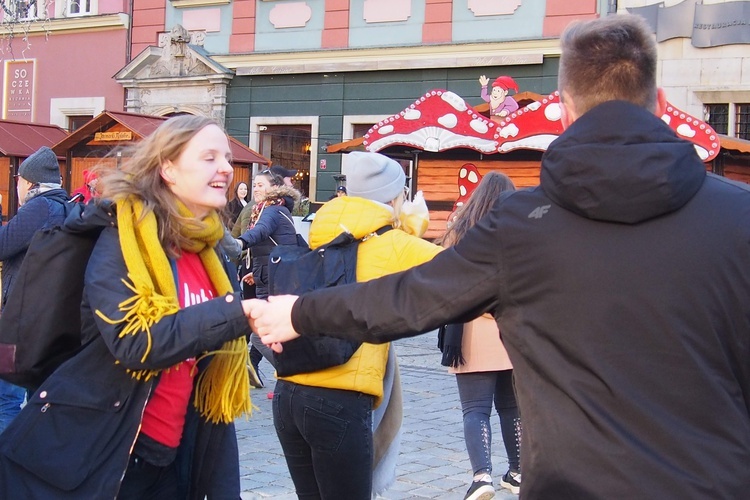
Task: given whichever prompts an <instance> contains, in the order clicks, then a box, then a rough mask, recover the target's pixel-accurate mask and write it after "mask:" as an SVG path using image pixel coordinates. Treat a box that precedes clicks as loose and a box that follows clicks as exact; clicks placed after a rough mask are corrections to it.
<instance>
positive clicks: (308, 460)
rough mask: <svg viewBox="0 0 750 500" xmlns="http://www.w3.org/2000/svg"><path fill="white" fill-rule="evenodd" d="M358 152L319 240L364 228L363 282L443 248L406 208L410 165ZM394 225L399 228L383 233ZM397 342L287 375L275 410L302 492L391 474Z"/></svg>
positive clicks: (361, 490)
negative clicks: (405, 166)
mask: <svg viewBox="0 0 750 500" xmlns="http://www.w3.org/2000/svg"><path fill="white" fill-rule="evenodd" d="M350 155H351V158H352V160H353V161H352V162H351V163H350V167H349V171H348V173H347V189H348V196H343V197H339V198H335V199H333V200H331V201H328V202H327V203H326V204H325V205H323V206H322V207H321V208H320V210H318V212H317V213H316V214H315V219H314V221H313V223H312V225H311V227H310V247H311V248H313V249H314V248H317V247H319V246H321V245H324V244H326V243H328V242H330V241H331V240H333V239H334V238H335V237H336V236H338V235H339V234H341V233H342V232H345V231H348V232H350V233H352V234H353V235H354V237H355V238H362V239H363V242H362V243H361V244H360V245H359V248H358V250H357V273H356V274H357V281H358V282H361V281H369V280H371V279H375V278H379V277H381V276H384V275H387V274H391V273H395V272H398V271H403V270H405V269H408V268H410V267H413V266H416V265H418V264H422V263H424V262H426V261H428V260H430V259H432V257H434V256H435V255H436V254H437V253H438V252H440V250H441V248H440V247H439V246H437V245H434V244H432V243H430V242H428V241H426V240H423V239H421V238H420V237H419V236H421V235H422V234H423V233H424V229H425V226H426V225H425V224H423V221H422V220H421V219H420V218H419V217H413V216H410V217H408V218H407V217H403V216H401V214H402V209H403V208H404V205H405V204H406V205H407V210H404V211H403V212H404V213H413V212H414V211H413V210H409V208H410V207H408V204H409V203H410V202H408V201H406V200H405V189H404V184H405V180H406V177H405V175H404V170H403V168H402V167H401V165H399V164H398V163H397V162H396V161H394V160H392V159H390V158H388V157H386V156H383V155H381V154H378V153H360V152H354V153H350ZM387 225H392V226H393V228H394V229H393V230H390V231H386V232H384V233H382V234H376V233H375V231H377V230H378V229H380V228H382V227H383V226H387ZM415 226H417V227H415ZM390 347H391V346H390V344H378V345H376V344H367V343H363V344H362V345H361V347H360V348H359V349H358V350H357V351H356V352H355V353H354V355H352V357H351V358H350V359H349V361H348V362H346V363H344V364H342V365H339V366H335V367H331V368H327V369H324V370H319V371H317V372H312V373H303V374H298V375H293V376H289V377H280V378H279V380H278V382H277V383H276V388H275V389H274V399H273V418H274V424H275V427H276V433H277V435H278V437H279V441H280V442H281V446H282V448H283V450H284V455H285V458H286V461H287V465H288V467H289V472H290V474H291V476H292V480H293V481H294V486H295V488H296V491H297V496H298V497H299V498H321V499H324V500H325V499H341V498H347V499H350V500H357V499H362V500H366V499H370V498H371V495H372V492H373V489H374V490H375V492H376V493H377V492H379V490H382V489H384V486H387V485H386V484H385V483H388V482H390V481H391V480H392V478H393V476H394V474H395V470H394V469H393V468H394V466H395V457H396V456H397V455H398V436H399V429H400V425H401V408H400V402H401V397H400V391H401V386H400V382H399V380H398V367H397V363H396V358H395V353H393V352H392V349H391V348H390ZM374 409H377V410H376V414H375V416H374V417H373V410H374ZM373 420H375V424H376V425H375V431H374V433H373ZM373 435H375V439H374V438H373ZM374 443H376V444H377V446H375V445H374ZM373 469H375V473H374V474H375V483H373ZM380 483H383V484H380Z"/></svg>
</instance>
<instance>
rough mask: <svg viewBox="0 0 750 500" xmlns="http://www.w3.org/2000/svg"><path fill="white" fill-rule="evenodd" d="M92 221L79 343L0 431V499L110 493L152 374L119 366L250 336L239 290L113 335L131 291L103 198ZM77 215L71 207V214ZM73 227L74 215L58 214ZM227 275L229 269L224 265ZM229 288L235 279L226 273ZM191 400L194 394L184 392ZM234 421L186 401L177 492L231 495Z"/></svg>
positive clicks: (235, 486)
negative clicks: (134, 331) (209, 416)
mask: <svg viewBox="0 0 750 500" xmlns="http://www.w3.org/2000/svg"><path fill="white" fill-rule="evenodd" d="M94 210H96V211H97V213H96V214H95V216H94V217H91V220H96V222H95V224H104V225H105V226H108V227H105V229H104V230H103V231H102V233H101V235H100V237H99V239H98V241H97V243H96V246H95V248H94V251H93V253H92V255H91V258H90V261H89V264H88V267H87V270H86V276H85V290H84V298H83V304H82V311H81V314H82V324H83V326H82V328H83V332H82V335H83V339H84V342H85V345H84V347H83V348H82V350H81V351H80V352H79V353H78V354H77V355H76V356H74V357H73V358H71V359H70V360H68V361H67V362H65V363H64V364H63V365H61V366H60V368H58V369H57V370H56V371H55V372H54V373H53V374H52V375H51V376H50V377H49V378H48V379H47V380H46V381H45V382H44V383H43V384H42V386H41V387H40V388H39V390H38V391H37V392H36V393H35V394H34V395H33V397H32V398H31V400H30V401H29V403H28V404H27V406H26V407H25V408H24V409H23V410H22V411H21V413H20V414H19V415H18V417H16V418H15V420H13V422H12V423H11V425H10V426H9V427H8V428H7V429H6V431H5V432H4V433H3V434H2V438H0V498H55V499H63V498H70V499H80V498H115V497H116V495H117V492H118V489H119V487H120V482H121V480H122V477H123V474H124V472H125V470H126V468H127V464H128V460H129V456H130V452H131V449H132V446H133V443H134V442H135V440H136V438H137V435H138V431H139V428H140V422H141V418H142V415H143V409H144V407H145V404H146V402H147V399H148V397H149V395H150V393H151V391H152V390H153V388H154V386H155V383H158V381H155V380H154V379H152V380H149V381H142V380H136V379H134V378H133V377H131V376H130V375H129V374H128V373H127V372H126V369H127V368H130V369H134V370H138V369H163V368H168V367H170V366H173V365H174V364H176V363H178V362H179V361H182V360H184V359H187V358H190V357H197V356H199V355H201V354H203V353H204V352H206V351H211V350H214V349H218V348H219V347H220V346H221V345H222V344H223V343H224V342H226V341H228V340H231V339H233V338H237V337H239V336H243V335H247V334H249V333H250V329H249V326H248V322H247V319H246V317H245V315H244V313H243V311H242V306H241V304H240V295H239V294H238V293H235V294H231V295H227V296H225V297H218V298H215V299H212V300H209V301H207V302H204V303H202V304H198V305H193V306H190V307H187V308H184V309H181V310H180V311H178V312H177V313H176V314H174V315H170V316H166V317H164V318H162V319H161V320H160V321H159V322H157V323H156V324H154V325H153V326H152V327H151V337H152V341H153V343H152V346H151V351H150V354H149V355H148V357H147V358H146V361H145V362H142V361H141V358H142V356H143V352H144V349H145V348H146V335H141V334H139V335H126V336H124V337H123V338H120V337H119V333H120V331H121V329H122V325H120V324H116V325H111V324H109V323H107V322H105V321H103V320H102V319H100V318H99V317H98V316H95V315H94V314H93V311H94V310H100V311H101V312H102V313H103V314H104V315H105V316H107V317H109V318H120V317H122V313H121V312H119V311H118V304H119V303H120V302H121V301H123V300H125V299H127V298H129V297H132V292H131V291H130V290H129V289H128V288H126V286H125V285H124V284H123V282H122V281H121V279H122V278H124V277H125V276H126V267H125V263H124V261H123V256H122V252H121V250H120V243H119V237H118V232H117V228H116V227H114V226H115V224H116V219H115V217H114V215H113V213H112V211H109V212H108V213H106V212H103V211H104V208H103V205H100V206H98V207H97V206H96V205H88V206H87V207H86V213H87V214H90V211H94ZM74 215H76V213H75V212H74V213H73V214H72V215H71V217H73V216H74ZM66 223H67V224H73V225H77V226H79V227H80V224H81V220H76V221H71V220H70V219H69V220H68V221H66ZM224 261H225V263H227V271H228V272H227V274H228V275H229V276H230V279H232V277H234V276H235V273H234V272H229V267H228V266H229V264H228V262H227V261H226V259H224ZM234 284H235V285H236V277H235V278H234ZM191 401H192V398H191ZM238 460H239V459H238V452H237V440H236V436H235V432H234V424H230V425H223V424H217V425H214V424H210V423H208V422H206V421H205V420H203V419H202V418H200V417H199V416H198V415H197V414H196V412H195V411H193V407H192V403H191V404H190V405H189V411H188V415H187V417H186V422H185V430H184V434H183V438H182V441H181V445H180V450H179V452H178V458H177V466H178V470H179V472H180V474H181V481H182V484H181V487H182V488H183V491H184V492H185V494H184V497H182V498H201V499H202V498H204V495H206V494H207V493H208V494H209V497H210V498H214V497H213V496H212V495H215V498H238V497H239V493H240V485H239V473H238V469H239V461H238Z"/></svg>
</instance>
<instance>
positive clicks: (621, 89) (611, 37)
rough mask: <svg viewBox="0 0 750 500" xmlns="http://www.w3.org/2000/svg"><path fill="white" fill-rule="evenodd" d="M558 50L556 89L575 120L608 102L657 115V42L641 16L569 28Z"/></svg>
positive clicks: (586, 23) (601, 20)
mask: <svg viewBox="0 0 750 500" xmlns="http://www.w3.org/2000/svg"><path fill="white" fill-rule="evenodd" d="M560 46H561V49H562V55H561V56H560V70H559V76H558V89H559V90H560V94H561V96H562V95H563V92H565V93H567V96H568V97H570V99H572V100H573V102H574V107H575V110H576V112H577V113H578V114H579V115H582V114H583V113H585V112H586V111H588V110H589V109H591V108H593V107H595V106H597V105H599V104H601V103H603V102H606V101H613V100H621V101H628V102H631V103H633V104H635V105H638V106H641V107H644V108H646V109H648V110H649V111H654V110H655V109H656V108H655V107H656V61H657V50H656V41H655V39H654V35H653V33H652V31H651V28H650V26H649V25H648V23H647V22H646V21H645V19H643V18H642V17H641V16H637V15H629V14H623V15H616V16H609V17H604V18H600V19H594V20H592V21H576V22H573V23H571V24H570V25H569V26H568V27H567V28H566V29H565V31H564V32H563V33H562V35H561V36H560Z"/></svg>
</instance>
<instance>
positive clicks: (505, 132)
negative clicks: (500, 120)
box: [500, 123, 518, 139]
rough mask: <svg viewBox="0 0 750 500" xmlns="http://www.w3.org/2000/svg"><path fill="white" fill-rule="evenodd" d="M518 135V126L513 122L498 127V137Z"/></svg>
mask: <svg viewBox="0 0 750 500" xmlns="http://www.w3.org/2000/svg"><path fill="white" fill-rule="evenodd" d="M517 135H518V127H516V124H515V123H511V124H510V125H508V126H507V127H503V128H502V129H500V137H503V138H505V139H507V138H508V137H515V136H517Z"/></svg>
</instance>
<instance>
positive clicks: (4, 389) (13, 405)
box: [0, 380, 26, 433]
mask: <svg viewBox="0 0 750 500" xmlns="http://www.w3.org/2000/svg"><path fill="white" fill-rule="evenodd" d="M24 397H26V389H24V388H23V387H18V386H17V385H13V384H11V383H9V382H6V381H5V380H0V433H2V432H3V431H4V430H5V428H6V427H8V424H10V422H11V420H13V418H15V416H16V415H18V414H19V413H20V411H21V405H22V404H23V399H24Z"/></svg>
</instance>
